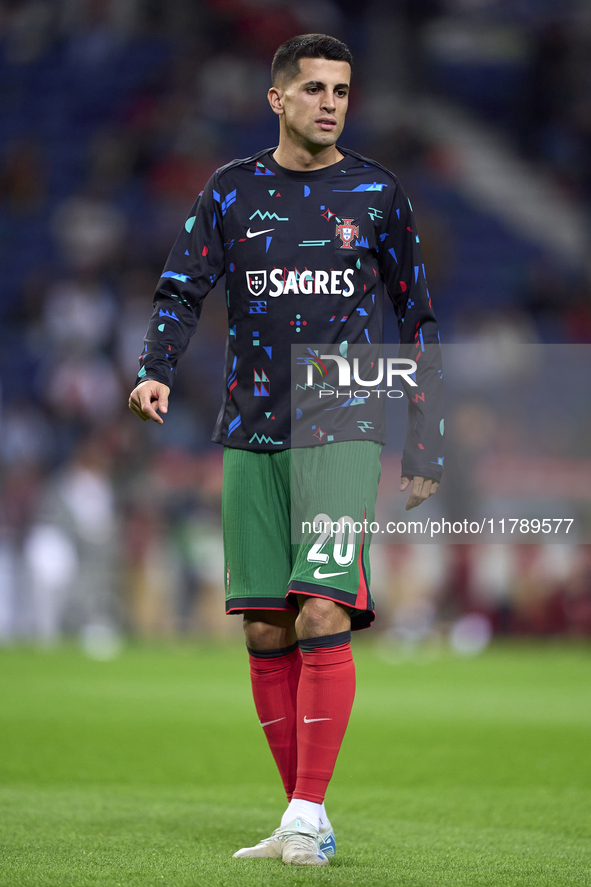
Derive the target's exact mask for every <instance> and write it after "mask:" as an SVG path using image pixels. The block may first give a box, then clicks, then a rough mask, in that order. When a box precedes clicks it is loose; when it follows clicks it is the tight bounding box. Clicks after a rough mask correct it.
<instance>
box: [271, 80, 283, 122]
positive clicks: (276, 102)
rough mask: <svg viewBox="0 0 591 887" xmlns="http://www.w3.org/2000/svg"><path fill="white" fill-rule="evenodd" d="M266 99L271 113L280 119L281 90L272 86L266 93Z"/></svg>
mask: <svg viewBox="0 0 591 887" xmlns="http://www.w3.org/2000/svg"><path fill="white" fill-rule="evenodd" d="M267 98H268V100H269V104H270V105H271V110H272V111H273V113H274V114H277V115H278V116H279V117H280V116H281V115H282V114H283V90H281V89H279V87H277V86H272V87H271V89H270V90H269V92H268V93H267Z"/></svg>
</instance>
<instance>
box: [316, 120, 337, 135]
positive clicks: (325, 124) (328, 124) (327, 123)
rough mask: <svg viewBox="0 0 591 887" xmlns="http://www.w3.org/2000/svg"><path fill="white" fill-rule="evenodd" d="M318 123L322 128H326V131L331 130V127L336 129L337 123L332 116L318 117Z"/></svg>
mask: <svg viewBox="0 0 591 887" xmlns="http://www.w3.org/2000/svg"><path fill="white" fill-rule="evenodd" d="M316 123H317V124H318V126H319V127H320V129H323V130H325V132H330V130H331V129H334V128H335V126H336V125H337V122H336V120H334V119H333V118H332V117H318V119H317V120H316Z"/></svg>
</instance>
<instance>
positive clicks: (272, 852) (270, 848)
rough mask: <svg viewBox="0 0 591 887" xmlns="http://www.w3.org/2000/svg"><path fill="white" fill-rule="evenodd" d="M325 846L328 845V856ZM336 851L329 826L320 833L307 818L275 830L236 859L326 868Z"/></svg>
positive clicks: (332, 833)
mask: <svg viewBox="0 0 591 887" xmlns="http://www.w3.org/2000/svg"><path fill="white" fill-rule="evenodd" d="M322 846H326V849H327V851H328V852H327V853H325V852H324V851H323V850H322V849H321V847H322ZM335 851H336V842H335V837H334V832H333V830H332V827H331V826H330V825H328V826H326V827H325V828H324V830H321V831H320V832H318V831H316V829H315V828H314V826H313V825H310V823H308V822H306V820H305V819H300V818H297V819H294V820H293V821H292V822H290V823H288V824H287V825H284V826H283V827H280V828H276V829H275V831H274V832H273V834H272V835H271V836H270V837H269V838H263V840H262V841H259V843H258V844H256V845H255V846H254V847H243V848H242V849H241V850H237V851H236V853H234V859H283V862H284V863H285V865H327V864H328V859H329V857H333V856H334V854H335Z"/></svg>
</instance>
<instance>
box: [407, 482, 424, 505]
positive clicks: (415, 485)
mask: <svg viewBox="0 0 591 887" xmlns="http://www.w3.org/2000/svg"><path fill="white" fill-rule="evenodd" d="M423 481H424V478H422V477H413V479H412V490H411V493H410V496H409V497H408V499H407V500H406V505H405V510H406V511H410V509H411V508H416V506H417V505H419V504H420V503H421V502H422V501H423V500H422V498H421V490H422V487H423Z"/></svg>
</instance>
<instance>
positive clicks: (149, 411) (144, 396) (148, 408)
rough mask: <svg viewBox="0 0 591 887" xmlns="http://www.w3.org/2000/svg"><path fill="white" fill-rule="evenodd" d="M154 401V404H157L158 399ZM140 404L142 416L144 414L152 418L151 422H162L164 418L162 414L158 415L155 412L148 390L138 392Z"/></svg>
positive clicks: (160, 423)
mask: <svg viewBox="0 0 591 887" xmlns="http://www.w3.org/2000/svg"><path fill="white" fill-rule="evenodd" d="M154 403H156V405H158V401H154ZM140 404H141V410H142V413H143V414H144V416H146V418H147V419H152V421H153V422H157V423H158V424H159V425H162V423H163V422H164V419H163V418H162V416H159V415H158V413H157V412H156V410H155V409H154V407H153V406H152V398H151V392H150V391H148V392H143V391H142V393H141V394H140Z"/></svg>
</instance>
